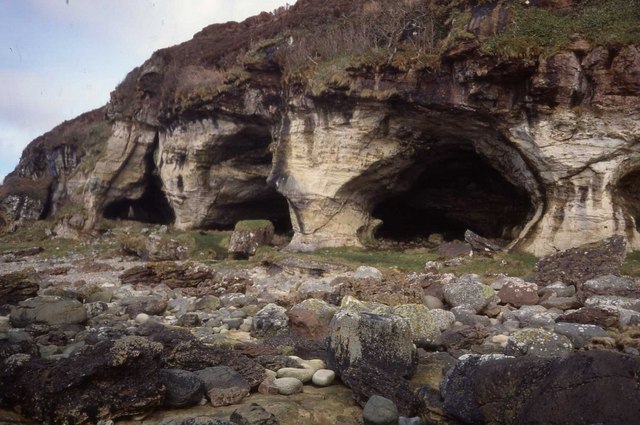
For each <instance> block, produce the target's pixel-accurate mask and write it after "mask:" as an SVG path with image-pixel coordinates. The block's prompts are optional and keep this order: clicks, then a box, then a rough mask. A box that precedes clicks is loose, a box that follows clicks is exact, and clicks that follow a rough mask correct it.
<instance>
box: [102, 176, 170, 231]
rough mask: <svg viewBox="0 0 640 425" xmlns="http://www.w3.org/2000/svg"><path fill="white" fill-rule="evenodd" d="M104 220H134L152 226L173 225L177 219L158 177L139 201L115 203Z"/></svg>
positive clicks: (105, 214) (109, 207)
mask: <svg viewBox="0 0 640 425" xmlns="http://www.w3.org/2000/svg"><path fill="white" fill-rule="evenodd" d="M103 216H104V218H107V219H110V220H133V221H140V222H143V223H150V224H173V222H174V221H175V219H176V216H175V213H174V212H173V208H171V205H170V204H169V201H168V200H167V197H166V195H165V194H164V192H163V191H162V184H161V182H160V179H159V178H158V177H155V176H154V177H153V178H151V181H150V182H149V183H148V184H147V187H146V188H145V191H144V193H143V194H142V196H141V197H140V198H139V199H121V200H117V201H113V202H111V203H109V204H107V206H106V207H105V209H104V213H103Z"/></svg>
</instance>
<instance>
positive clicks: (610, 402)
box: [441, 351, 640, 425]
mask: <svg viewBox="0 0 640 425" xmlns="http://www.w3.org/2000/svg"><path fill="white" fill-rule="evenodd" d="M639 368H640V361H639V360H638V358H637V356H629V355H624V354H619V353H614V352H609V351H587V352H582V353H575V354H572V355H571V356H569V357H567V358H564V359H557V358H555V359H544V358H537V357H519V358H501V357H492V356H482V357H481V356H471V357H468V358H466V359H465V360H464V361H461V362H459V363H458V365H456V366H455V367H454V368H453V369H452V370H451V371H450V373H449V374H448V375H447V377H446V378H445V381H444V382H443V384H442V388H441V389H442V395H443V397H444V408H445V409H446V411H447V412H448V413H450V414H452V415H454V416H456V417H457V418H459V419H460V420H462V421H463V422H464V423H469V424H486V423H491V424H504V425H506V424H515V423H517V424H542V423H544V424H552V423H563V424H579V423H611V424H614V423H633V422H634V421H636V420H637V417H638V413H640V411H639V407H638V403H637V402H636V401H635V400H636V397H637V396H638V388H639V387H638V378H637V376H638V370H639ZM596 394H597V395H598V396H597V397H598V400H597V401H596V399H594V397H595V395H596ZM541 406H547V407H550V406H554V408H541Z"/></svg>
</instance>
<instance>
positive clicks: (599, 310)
mask: <svg viewBox="0 0 640 425" xmlns="http://www.w3.org/2000/svg"><path fill="white" fill-rule="evenodd" d="M557 320H558V321H559V322H569V323H581V324H585V325H597V326H601V327H603V328H609V327H612V326H616V325H617V324H618V321H619V320H620V312H619V311H618V310H617V309H615V308H610V307H582V308H579V309H577V310H575V311H571V312H567V313H565V314H563V315H562V316H560V317H558V319H557Z"/></svg>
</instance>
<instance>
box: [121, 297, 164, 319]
mask: <svg viewBox="0 0 640 425" xmlns="http://www.w3.org/2000/svg"><path fill="white" fill-rule="evenodd" d="M122 305H124V306H125V310H124V311H125V313H126V314H128V315H129V317H131V318H134V317H136V316H137V315H138V314H140V313H146V314H148V315H150V316H159V315H161V314H162V313H164V311H165V310H166V308H167V299H166V298H165V297H162V296H158V295H148V296H146V297H135V298H131V299H124V300H122Z"/></svg>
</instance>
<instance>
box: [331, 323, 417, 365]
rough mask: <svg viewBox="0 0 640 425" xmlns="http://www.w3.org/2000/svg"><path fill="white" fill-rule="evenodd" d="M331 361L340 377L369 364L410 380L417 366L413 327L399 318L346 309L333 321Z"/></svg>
mask: <svg viewBox="0 0 640 425" xmlns="http://www.w3.org/2000/svg"><path fill="white" fill-rule="evenodd" d="M328 361H329V367H330V368H331V369H332V370H335V371H336V372H337V373H338V374H340V375H342V373H343V372H344V371H346V370H347V369H349V368H356V367H362V366H364V365H368V366H372V367H378V368H381V369H383V370H385V371H387V372H388V373H393V374H396V375H398V376H400V377H402V376H405V377H409V376H411V375H412V374H413V373H414V372H415V368H416V364H417V356H416V351H415V347H414V345H413V336H412V334H411V328H410V327H409V325H408V323H407V322H406V320H405V319H403V318H402V317H400V316H397V315H392V314H373V313H367V312H358V311H353V310H342V311H340V312H338V313H337V314H336V315H335V316H334V318H333V320H332V321H331V340H330V343H329V352H328Z"/></svg>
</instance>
